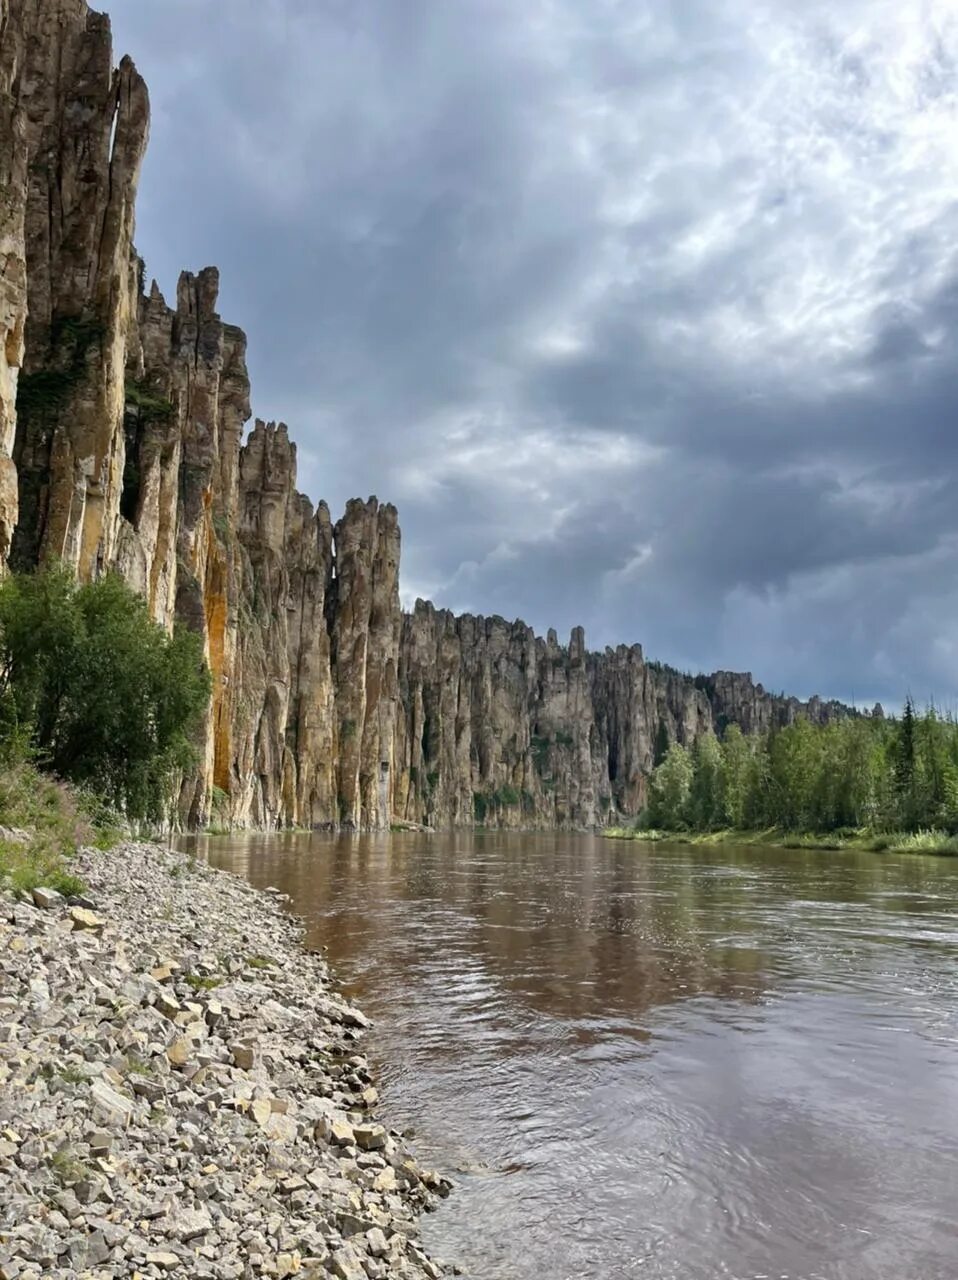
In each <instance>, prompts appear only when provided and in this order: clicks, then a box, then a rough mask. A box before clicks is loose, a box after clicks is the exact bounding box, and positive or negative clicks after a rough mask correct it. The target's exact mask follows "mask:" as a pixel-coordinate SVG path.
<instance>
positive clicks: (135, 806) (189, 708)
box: [0, 568, 210, 819]
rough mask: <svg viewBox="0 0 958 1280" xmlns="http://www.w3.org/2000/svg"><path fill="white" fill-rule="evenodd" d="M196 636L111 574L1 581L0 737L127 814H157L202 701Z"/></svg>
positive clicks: (184, 755) (185, 754) (49, 574)
mask: <svg viewBox="0 0 958 1280" xmlns="http://www.w3.org/2000/svg"><path fill="white" fill-rule="evenodd" d="M209 691H210V682H209V674H208V672H207V670H206V668H205V666H204V664H203V659H202V651H201V646H200V641H199V638H198V637H197V636H195V635H193V634H192V633H190V632H187V631H184V630H179V629H178V630H177V631H176V632H175V633H174V635H173V636H172V637H171V636H169V635H168V634H167V633H166V632H165V631H164V630H163V629H162V628H161V627H159V626H157V625H156V624H155V623H154V622H153V621H152V620H151V619H150V616H149V614H148V612H147V608H146V605H145V603H144V602H143V600H142V599H141V598H140V597H139V596H137V595H135V594H134V593H133V592H132V591H131V590H130V589H129V587H127V586H126V585H125V584H124V583H123V582H122V581H121V580H120V579H119V578H118V577H116V576H113V575H110V576H108V577H105V578H103V579H101V580H100V581H98V582H95V583H90V584H89V585H85V586H82V587H81V586H77V584H76V583H75V582H74V580H73V577H72V575H71V574H70V573H68V572H67V571H66V570H65V569H62V568H52V569H47V570H44V571H41V572H38V573H35V574H17V575H13V576H11V577H9V578H7V579H5V580H4V581H3V583H0V736H4V734H5V733H7V732H8V733H11V734H15V733H20V734H22V733H23V732H24V730H26V731H27V732H28V734H29V740H30V743H31V746H32V748H33V750H34V752H35V754H36V758H37V760H38V762H39V763H40V764H41V765H42V766H43V767H44V768H47V769H49V770H51V771H52V772H54V773H56V774H57V775H58V776H59V777H61V778H65V779H67V780H69V781H71V782H73V783H76V784H77V785H79V786H81V787H85V788H89V789H90V790H91V791H93V792H95V793H97V794H99V795H100V796H102V797H104V799H105V800H107V801H108V802H109V803H111V804H112V805H114V806H115V807H116V808H117V809H119V810H122V811H123V812H125V813H126V814H127V815H128V816H129V817H131V818H154V819H156V818H159V817H161V816H162V814H163V808H164V804H165V802H166V800H167V798H168V796H169V793H170V789H171V786H172V784H173V781H174V779H175V777H176V776H177V774H178V773H179V772H180V771H181V770H183V769H185V768H187V767H189V765H190V764H191V763H192V760H193V750H192V745H191V741H190V735H191V734H192V732H193V731H194V730H195V728H196V727H197V725H198V723H199V720H200V717H201V716H202V713H203V711H204V710H205V708H206V705H207V701H208V699H209Z"/></svg>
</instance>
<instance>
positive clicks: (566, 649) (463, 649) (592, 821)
mask: <svg viewBox="0 0 958 1280" xmlns="http://www.w3.org/2000/svg"><path fill="white" fill-rule="evenodd" d="M399 670H400V690H401V697H400V700H401V704H402V721H401V723H400V725H399V729H398V738H397V743H396V751H395V756H396V760H397V762H398V763H399V766H400V774H399V777H398V780H397V785H396V788H395V799H394V812H395V814H396V816H398V817H401V818H404V819H406V820H409V821H414V822H420V823H428V824H430V825H435V826H456V825H461V824H465V823H470V822H473V821H478V822H485V823H487V824H488V823H494V824H495V825H497V826H515V827H518V826H539V827H563V826H603V825H607V824H609V823H610V822H614V821H620V820H622V819H623V818H629V817H633V816H635V815H636V814H638V813H639V812H640V811H641V809H642V808H643V806H644V804H645V798H646V785H647V781H648V777H649V774H650V773H651V771H652V768H653V766H654V764H655V763H657V760H658V757H659V756H660V755H661V753H662V752H663V751H664V750H665V749H666V747H667V745H668V744H669V743H670V742H681V743H684V744H691V743H693V742H694V741H695V739H696V738H698V737H699V736H700V735H701V734H702V733H705V732H707V731H709V730H712V729H721V728H723V727H724V726H725V725H726V724H729V723H732V722H733V721H734V722H736V723H739V724H741V725H742V727H743V728H744V729H746V731H749V732H751V731H758V730H760V729H765V728H768V727H769V726H771V725H773V724H776V725H785V724H789V723H791V721H792V720H794V719H795V718H796V717H798V716H801V715H804V716H807V717H808V718H810V719H812V720H815V721H817V722H824V721H826V720H828V719H830V718H832V717H834V716H835V715H839V714H845V713H846V709H845V708H843V707H840V706H839V704H837V703H827V704H825V703H822V702H821V701H820V700H819V699H812V700H811V701H810V702H808V703H801V702H799V701H798V700H797V699H795V698H784V697H773V696H772V695H770V694H768V693H766V692H765V690H764V689H763V688H762V686H761V685H756V684H754V683H753V681H752V678H751V676H749V675H734V674H732V673H729V672H718V673H716V674H715V675H714V676H708V677H695V678H693V677H691V676H687V675H683V674H682V673H680V672H678V671H674V670H672V669H671V668H669V667H663V666H662V665H661V664H658V663H648V662H646V661H645V659H644V657H643V654H642V648H641V646H640V645H631V646H626V645H620V646H619V647H618V648H616V649H606V650H605V651H604V652H602V653H590V652H588V651H587V649H586V647H585V637H584V634H583V632H582V629H581V628H580V627H577V628H576V629H575V630H574V631H573V632H572V636H571V638H570V640H569V644H568V645H567V646H560V645H559V644H558V641H557V638H556V635H555V632H553V631H550V632H549V634H548V636H547V637H546V639H544V640H543V639H542V638H540V637H537V636H536V635H535V634H534V633H533V632H532V630H531V629H530V628H529V627H527V626H526V625H525V624H524V623H522V622H513V623H509V622H506V621H505V620H504V619H502V618H474V617H470V616H468V615H466V616H464V617H455V616H454V615H453V614H451V613H448V612H447V611H445V610H437V609H435V608H434V607H433V606H432V605H431V604H428V603H426V602H425V601H422V600H420V601H417V603H416V607H415V610H414V611H413V613H412V614H408V615H406V616H405V617H404V618H403V626H402V642H401V648H400V666H399Z"/></svg>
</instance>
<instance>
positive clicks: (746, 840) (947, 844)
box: [602, 827, 958, 857]
mask: <svg viewBox="0 0 958 1280" xmlns="http://www.w3.org/2000/svg"><path fill="white" fill-rule="evenodd" d="M602 834H603V835H604V836H605V837H606V838H607V839H609V840H641V841H644V842H645V843H655V842H656V841H659V840H666V841H668V842H669V843H671V844H693V845H724V844H735V845H764V846H766V847H767V848H772V849H821V850H826V851H827V850H840V849H849V850H858V851H859V852H861V853H930V854H936V855H939V856H942V857H956V856H958V836H953V835H949V833H948V832H947V831H915V832H907V831H868V830H861V831H841V832H835V831H832V832H828V831H826V832H814V831H783V830H782V829H781V828H780V827H769V828H767V829H766V830H764V831H736V830H734V829H732V828H727V829H724V830H721V831H658V830H649V831H645V830H640V829H638V828H633V827H609V828H608V829H607V830H605V831H603V832H602Z"/></svg>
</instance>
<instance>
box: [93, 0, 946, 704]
mask: <svg viewBox="0 0 958 1280" xmlns="http://www.w3.org/2000/svg"><path fill="white" fill-rule="evenodd" d="M112 14H113V18H114V28H115V31H116V35H117V43H118V46H119V47H120V48H121V49H122V50H124V51H126V50H128V51H130V52H131V53H132V54H133V55H134V57H135V58H136V59H137V61H138V63H139V65H140V66H141V69H142V70H143V71H144V73H145V74H146V76H147V79H148V80H149V83H150V86H151V92H152V97H153V102H154V126H153V143H152V146H151V152H150V155H149V157H148V160H147V165H146V170H145V173H144V179H143V184H142V188H141V192H142V194H141V201H140V213H139V232H138V240H139V244H140V246H141V250H142V251H143V252H144V253H145V255H146V257H147V260H148V264H149V266H150V268H151V270H152V271H154V272H155V273H156V274H157V275H158V277H159V278H160V282H161V285H163V286H164V287H165V288H166V289H168V290H169V289H171V287H172V284H173V282H174V280H175V275H176V272H177V271H178V270H179V268H180V267H181V266H193V267H195V266H199V265H203V264H204V263H206V262H216V263H217V264H218V265H219V266H220V267H221V268H222V271H223V281H224V288H223V295H222V309H223V312H224V315H226V316H227V317H228V318H229V319H231V320H233V321H235V322H236V323H240V324H242V325H243V326H244V327H245V328H246V329H247V330H248V332H249V334H250V339H251V344H250V351H251V368H252V374H253V379H254V398H255V400H254V402H255V407H256V410H257V412H258V413H259V414H261V415H262V416H270V417H282V418H285V419H286V420H288V421H289V423H290V425H291V428H292V430H293V434H294V436H295V438H296V439H297V440H298V441H299V444H300V460H301V483H302V486H303V487H304V488H305V489H307V490H308V491H309V492H310V493H312V494H313V495H314V496H319V495H323V496H326V497H327V498H328V499H329V500H330V501H331V503H332V505H333V506H334V508H335V507H337V506H339V505H341V504H342V502H343V501H344V500H345V498H346V497H348V496H351V495H352V494H354V493H360V494H366V493H368V492H371V491H375V492H378V493H379V494H380V496H384V497H389V498H390V499H392V500H394V501H396V502H397V503H398V505H399V506H400V512H401V516H402V524H403V531H404V553H403V554H404V583H405V589H406V592H407V594H408V595H409V596H410V597H412V596H414V595H415V594H426V595H430V596H432V597H433V598H434V599H436V600H437V601H438V602H439V603H443V604H448V605H449V606H450V607H454V608H460V609H471V610H474V611H482V612H493V611H495V612H500V613H503V614H505V615H506V616H522V617H524V618H526V619H527V620H528V621H529V622H531V623H533V624H534V625H536V626H537V627H539V628H544V627H546V626H550V625H555V626H557V627H559V628H562V629H567V628H568V627H570V626H572V625H574V624H576V623H580V622H581V623H583V624H584V625H585V626H586V629H587V633H588V636H589V638H590V640H591V642H592V643H595V644H605V643H616V642H619V641H623V640H625V641H633V640H641V641H642V642H643V643H644V645H645V647H646V649H647V651H648V652H649V653H650V654H654V655H655V656H657V657H661V658H663V659H665V660H667V661H671V662H673V663H675V664H676V665H679V666H689V667H695V668H712V667H715V666H735V667H744V668H750V669H751V670H753V671H754V673H755V674H756V676H757V677H758V678H760V679H762V680H763V681H764V682H765V683H766V684H767V685H770V686H773V687H776V688H778V687H787V688H789V689H791V690H794V691H795V692H798V693H809V692H812V691H814V690H819V691H821V692H823V693H825V694H829V695H835V696H842V697H851V696H856V697H857V698H858V699H859V700H860V701H870V700H873V699H874V698H876V697H881V698H883V699H885V700H890V701H898V700H900V698H901V696H902V694H903V692H904V691H905V690H906V689H910V690H911V691H912V692H913V693H914V694H915V695H916V696H925V695H927V694H930V693H935V694H936V695H937V696H939V697H940V698H942V699H945V700H947V699H949V698H951V697H952V695H953V693H954V691H955V688H956V685H958V681H956V678H955V671H956V662H955V659H956V656H958V655H956V653H955V642H953V641H952V639H951V636H952V635H953V634H954V633H955V629H956V623H958V585H956V584H955V577H956V575H955V573H954V565H955V555H954V552H955V545H956V541H958V527H956V516H955V512H956V511H958V503H956V501H955V497H956V494H955V488H956V484H955V482H956V476H958V431H956V430H955V405H956V402H958V394H956V393H958V385H956V382H958V361H956V354H958V353H956V345H958V205H956V202H955V200H954V191H955V189H956V183H958V149H956V148H955V146H954V137H955V125H956V115H958V108H956V92H955V81H956V67H958V18H956V16H955V14H954V11H953V5H952V4H951V3H950V0H926V2H925V3H924V4H923V5H922V6H920V7H916V6H907V5H904V6H903V5H901V4H900V3H898V0H845V3H843V4H842V5H840V6H835V5H834V4H832V3H830V2H827V0H709V3H706V4H703V5H695V6H692V5H671V6H667V5H662V4H659V3H656V2H655V0H640V2H639V3H637V4H634V5H627V6H626V5H621V4H619V3H616V2H615V0H588V3H581V2H580V0H530V2H529V3H528V4H525V5H515V4H513V3H512V2H511V0H508V2H507V0H459V2H458V3H456V4H455V5H450V4H449V3H448V2H447V0H409V2H408V3H404V4H403V5H395V4H392V3H389V2H388V0H349V3H346V2H345V0H268V2H266V3H263V2H262V0H255V2H254V0H231V3H230V5H229V7H228V14H229V17H228V19H225V18H224V16H223V15H224V8H223V6H221V5H216V4H214V3H213V0H114V3H113V5H112Z"/></svg>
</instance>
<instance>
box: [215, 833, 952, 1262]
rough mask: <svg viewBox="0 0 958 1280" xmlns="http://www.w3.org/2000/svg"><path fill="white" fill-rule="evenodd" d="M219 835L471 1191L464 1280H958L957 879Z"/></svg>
mask: <svg viewBox="0 0 958 1280" xmlns="http://www.w3.org/2000/svg"><path fill="white" fill-rule="evenodd" d="M201 845H202V847H203V848H206V849H207V850H208V856H209V857H210V859H211V861H213V862H214V863H215V864H216V865H218V866H223V867H229V868H231V869H233V870H235V871H237V872H239V873H241V874H243V875H245V876H247V877H248V878H249V879H250V880H251V881H252V882H253V883H254V884H257V885H260V886H264V885H267V884H273V885H277V886H278V887H280V888H281V889H283V890H285V891H286V892H287V893H289V894H291V895H292V898H293V901H294V908H295V910H296V911H297V912H298V913H299V914H301V915H302V916H303V917H304V918H305V919H306V922H307V925H308V928H309V935H308V942H309V943H311V944H313V945H315V946H321V945H325V946H328V948H329V954H330V958H331V960H332V962H333V964H334V965H335V967H336V970H337V972H338V974H339V976H340V979H341V980H342V983H343V985H344V987H345V988H346V989H347V990H348V991H349V992H350V994H351V995H353V996H354V997H356V998H357V999H358V1000H359V1001H360V1002H361V1003H362V1005H363V1006H364V1008H365V1009H366V1011H367V1012H368V1013H370V1014H371V1015H372V1016H373V1017H375V1018H376V1020H377V1029H376V1031H375V1033H374V1035H373V1039H372V1041H371V1042H370V1046H369V1047H370V1049H371V1050H372V1051H373V1053H374V1055H375V1056H378V1057H379V1058H380V1060H381V1064H382V1065H381V1068H380V1070H381V1076H382V1081H383V1093H384V1102H385V1106H386V1109H387V1111H388V1114H389V1119H390V1121H391V1123H393V1124H394V1125H395V1126H397V1127H407V1126H411V1127H414V1128H415V1129H416V1131H417V1133H418V1140H417V1145H418V1148H419V1151H420V1153H421V1154H422V1155H423V1156H424V1157H425V1158H428V1159H430V1160H431V1161H432V1162H434V1163H436V1164H438V1165H439V1166H441V1167H442V1168H444V1169H445V1170H447V1171H452V1172H453V1176H454V1177H455V1179H456V1182H457V1191H456V1194H455V1195H454V1196H453V1197H452V1199H451V1200H449V1201H447V1202H446V1203H445V1204H444V1205H443V1207H442V1208H441V1210H440V1211H439V1212H438V1213H437V1214H435V1215H433V1216H432V1217H430V1218H428V1219H427V1220H426V1221H425V1223H424V1233H425V1236H426V1240H427V1243H428V1244H429V1245H430V1247H431V1248H432V1250H433V1252H434V1253H437V1254H439V1255H441V1256H446V1257H454V1258H456V1259H457V1260H458V1261H460V1262H461V1263H462V1264H463V1265H464V1266H466V1268H467V1270H468V1272H469V1274H470V1275H472V1276H474V1277H476V1280H527V1278H528V1280H532V1278H533V1277H534V1278H536V1280H539V1278H543V1277H550V1280H571V1278H572V1277H579V1276H589V1277H598V1278H599V1280H618V1277H630V1276H642V1277H651V1278H652V1280H673V1278H674V1280H706V1278H707V1280H712V1278H713V1277H732V1278H733V1280H752V1278H755V1280H758V1278H759V1277H770V1278H773V1277H774V1278H775V1280H779V1278H781V1277H785V1278H787V1280H816V1278H819V1277H822V1278H824V1280H938V1278H939V1277H940V1278H941V1280H945V1278H946V1277H947V1278H948V1280H953V1278H954V1277H955V1276H956V1275H958V1213H956V1208H955V1204H956V1200H958V864H956V863H953V862H949V861H943V860H936V859H923V858H918V857H890V856H887V855H886V856H879V855H874V854H849V855H845V854H835V853H828V854H823V853H811V852H801V851H787V852H786V851H775V850H756V849H751V848H749V849H728V848H722V849H720V850H712V851H708V850H702V849H691V848H683V847H666V846H662V845H649V846H645V845H638V844H625V843H616V842H612V841H605V840H602V839H599V838H593V837H589V836H570V835H555V836H546V835H528V836H527V835H515V834H511V835H500V834H495V833H478V834H475V835H473V834H452V835H436V836H419V835H414V834H402V835H391V836H379V837H362V838H351V839H350V838H343V839H336V838H333V837H320V836H312V837H309V836H289V837H285V836H276V837H271V838H266V837H262V836H250V837H245V838H236V839H233V838H230V839H223V838H217V839H212V840H210V841H209V842H208V843H207V844H205V845H203V844H202V842H201ZM456 1170H459V1171H460V1172H458V1173H456Z"/></svg>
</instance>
